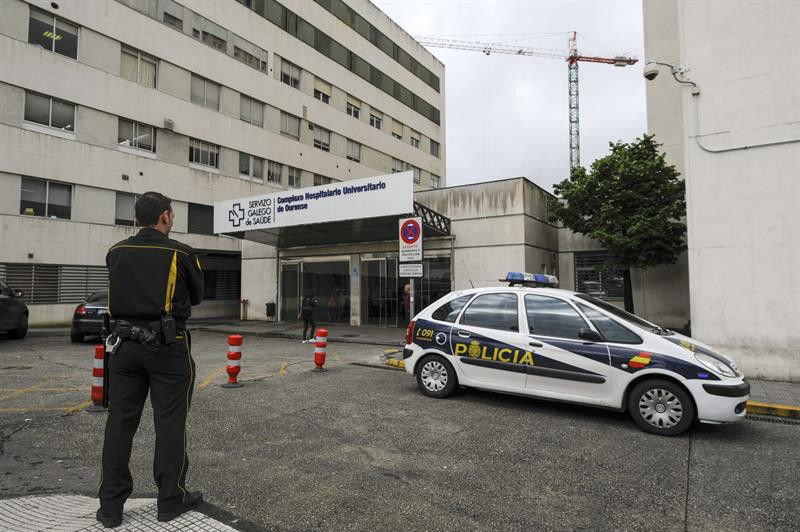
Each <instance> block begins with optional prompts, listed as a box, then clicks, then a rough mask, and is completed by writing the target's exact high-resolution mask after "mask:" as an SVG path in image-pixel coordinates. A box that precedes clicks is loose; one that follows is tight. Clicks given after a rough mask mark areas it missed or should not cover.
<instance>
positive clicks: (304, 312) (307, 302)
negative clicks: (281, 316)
mask: <svg viewBox="0 0 800 532" xmlns="http://www.w3.org/2000/svg"><path fill="white" fill-rule="evenodd" d="M316 306H317V302H316V301H315V300H314V299H313V298H311V297H305V298H303V304H302V306H301V307H300V315H301V316H302V317H303V319H304V320H308V319H311V317H312V316H313V315H314V307H316Z"/></svg>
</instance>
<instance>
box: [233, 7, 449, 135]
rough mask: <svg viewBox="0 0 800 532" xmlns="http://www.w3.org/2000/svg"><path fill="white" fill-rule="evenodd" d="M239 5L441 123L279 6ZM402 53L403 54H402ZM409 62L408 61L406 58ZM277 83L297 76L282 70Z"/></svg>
mask: <svg viewBox="0 0 800 532" xmlns="http://www.w3.org/2000/svg"><path fill="white" fill-rule="evenodd" d="M242 3H244V4H245V5H247V7H249V8H250V9H251V10H253V11H254V12H255V13H257V14H259V15H260V16H262V17H263V18H265V19H267V20H269V21H270V22H272V23H273V24H275V25H276V26H278V27H280V28H281V29H283V30H284V31H286V32H288V33H290V34H291V35H293V36H294V37H296V38H297V39H299V40H301V41H302V42H304V43H306V44H307V45H309V46H311V47H312V48H314V49H315V50H317V51H318V52H320V53H321V54H323V55H324V56H326V57H328V58H329V59H332V60H333V61H335V62H337V63H338V64H340V65H341V66H343V67H344V68H346V69H348V70H350V71H351V72H353V73H354V74H356V75H357V76H359V77H360V78H362V79H363V80H365V81H367V82H369V83H371V84H372V85H374V86H375V87H377V88H379V89H380V90H382V91H383V92H385V93H386V94H388V95H389V96H392V97H393V98H394V99H396V100H398V101H399V102H401V103H403V104H404V105H406V106H407V107H409V108H411V109H413V110H414V111H416V112H417V113H419V114H421V115H422V116H424V117H425V118H427V119H428V120H430V121H431V122H433V123H435V124H437V125H438V124H440V123H441V118H440V112H439V109H436V108H435V107H434V106H432V105H431V104H430V103H428V102H427V101H425V100H424V99H423V98H420V97H419V96H417V95H416V94H414V93H413V92H411V91H410V90H408V89H407V88H406V87H405V86H403V85H401V84H400V83H398V82H397V81H395V80H394V79H392V78H390V77H389V76H387V75H386V74H384V73H383V72H381V71H380V70H379V69H377V68H375V67H374V66H372V65H371V64H369V63H368V62H366V61H365V60H364V59H362V58H361V57H360V56H358V55H356V54H355V53H353V52H352V51H350V50H349V49H347V48H345V47H344V46H342V45H341V44H340V43H339V42H337V41H335V40H334V39H332V38H331V37H330V36H328V35H327V34H326V33H324V32H322V31H321V30H319V29H318V28H316V27H314V26H313V25H311V24H310V23H308V22H307V21H306V20H305V19H303V18H302V17H299V16H298V15H297V14H296V13H294V12H293V11H291V10H290V9H288V8H286V7H284V6H283V5H281V4H279V3H278V2H277V1H276V0H255V1H253V2H242ZM403 53H404V54H405V52H403ZM406 55H408V54H406ZM409 58H410V59H411V57H410V56H409ZM292 66H294V67H295V68H297V69H298V71H299V67H297V66H296V65H292ZM420 66H421V65H420ZM281 80H285V81H284V83H288V84H290V85H292V86H295V87H296V86H299V72H298V75H297V76H294V75H292V73H291V72H289V73H285V72H284V71H283V69H281ZM436 84H437V87H435V88H436V90H437V91H438V80H436Z"/></svg>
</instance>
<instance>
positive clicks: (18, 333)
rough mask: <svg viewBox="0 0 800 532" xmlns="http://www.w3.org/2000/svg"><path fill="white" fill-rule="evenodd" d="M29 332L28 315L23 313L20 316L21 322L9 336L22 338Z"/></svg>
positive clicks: (16, 338) (17, 338)
mask: <svg viewBox="0 0 800 532" xmlns="http://www.w3.org/2000/svg"><path fill="white" fill-rule="evenodd" d="M26 334H28V315H27V314H23V315H22V316H20V317H19V324H18V325H17V328H16V329H14V330H13V331H11V332H9V333H8V336H10V337H11V338H14V339H15V340H22V339H23V338H25V335H26Z"/></svg>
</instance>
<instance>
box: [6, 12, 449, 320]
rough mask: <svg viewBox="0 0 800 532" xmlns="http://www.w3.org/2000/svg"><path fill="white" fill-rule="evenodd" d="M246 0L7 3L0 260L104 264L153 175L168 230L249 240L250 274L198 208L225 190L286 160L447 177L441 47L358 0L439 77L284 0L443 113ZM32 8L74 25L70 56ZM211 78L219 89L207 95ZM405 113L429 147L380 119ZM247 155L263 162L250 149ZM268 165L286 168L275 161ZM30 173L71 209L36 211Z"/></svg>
mask: <svg viewBox="0 0 800 532" xmlns="http://www.w3.org/2000/svg"><path fill="white" fill-rule="evenodd" d="M243 4H253V3H252V2H251V3H248V2H243V3H238V2H235V1H232V0H213V1H207V0H196V1H191V0H181V1H173V0H148V1H144V0H117V1H108V2H102V3H98V2H95V1H93V0H71V1H69V2H59V3H57V4H56V3H53V4H51V3H50V2H48V1H44V0H30V1H27V0H26V1H23V0H4V1H3V2H0V64H2V65H3V68H2V69H0V274H1V273H2V272H3V271H4V270H3V269H2V265H4V264H10V265H16V266H19V265H33V266H36V265H40V266H50V265H53V266H58V267H61V266H72V265H80V266H87V267H88V266H91V267H100V266H102V265H104V257H105V251H106V249H107V248H108V247H109V246H110V245H112V244H113V243H115V242H116V241H119V240H121V239H123V238H126V237H127V236H129V235H130V234H132V233H133V232H134V231H135V230H134V229H133V228H132V227H126V226H125V225H119V224H118V220H117V217H116V204H117V202H118V201H119V200H120V194H140V193H143V192H145V191H147V190H158V191H160V192H162V193H164V194H166V195H168V196H170V197H172V198H173V208H174V210H175V213H176V222H175V227H174V232H175V234H174V237H175V238H176V239H178V240H181V241H184V242H186V243H187V244H190V245H192V246H194V247H196V248H198V249H200V250H202V251H203V252H204V253H205V254H207V255H208V256H209V257H212V256H214V255H226V256H236V257H239V256H242V255H243V256H244V257H243V258H244V259H245V260H244V261H243V263H242V266H241V272H242V273H241V274H239V275H242V276H243V277H246V276H249V275H250V273H249V272H250V269H249V268H248V266H247V258H248V256H249V255H250V254H251V253H250V250H249V249H248V248H247V245H244V246H243V243H242V242H241V241H239V240H237V239H234V238H230V237H226V236H215V235H212V234H209V231H207V230H206V229H203V228H202V227H204V224H203V223H202V222H203V221H204V220H203V219H202V214H203V213H204V212H206V211H204V210H203V209H208V208H209V207H210V205H212V204H213V202H214V201H216V200H219V199H224V198H229V197H234V196H247V195H254V194H260V193H264V192H269V191H273V190H279V189H286V188H288V187H289V186H290V184H289V172H290V168H293V169H296V173H297V175H298V176H299V180H298V182H297V183H293V186H311V185H313V183H314V181H315V179H322V178H325V179H332V180H339V181H341V180H348V179H353V178H361V177H367V176H372V175H378V174H384V173H389V172H391V171H392V161H393V159H398V160H401V161H403V162H404V164H405V165H407V166H410V167H414V168H418V169H419V175H420V182H419V183H418V184H416V185H415V187H416V188H417V189H419V190H424V189H427V188H429V187H430V186H431V175H435V176H439V177H440V179H441V186H444V184H445V183H446V176H445V166H444V156H445V147H444V138H445V131H444V86H445V84H444V66H443V65H442V64H441V63H440V62H439V61H438V60H436V59H435V58H434V57H433V55H431V54H430V53H428V52H427V51H425V50H424V49H423V48H422V47H421V46H420V45H419V44H417V43H416V42H415V41H413V39H412V38H411V37H410V36H408V35H407V34H406V33H405V32H404V31H403V30H402V29H400V28H399V27H398V26H397V25H396V24H394V23H393V22H392V21H391V20H390V19H389V18H388V17H386V16H385V15H384V14H383V13H382V12H380V11H379V10H378V9H377V8H376V7H375V6H373V5H372V4H371V3H369V2H367V1H359V2H350V3H349V5H350V6H351V8H352V9H355V10H356V11H357V13H358V14H359V15H360V16H361V17H362V18H363V19H364V20H366V21H369V24H372V25H373V26H374V27H375V28H377V30H379V31H380V32H382V34H383V35H384V36H385V37H386V38H388V39H390V40H391V41H392V42H393V43H394V44H395V45H397V46H399V47H400V48H402V49H403V50H405V52H407V53H408V54H410V56H412V57H413V58H414V59H415V60H416V61H417V62H419V63H420V64H421V65H422V66H424V68H425V69H427V70H428V71H430V72H431V73H433V75H435V77H436V78H438V80H439V89H438V90H435V89H434V88H433V87H432V86H431V85H430V84H429V83H426V82H425V81H423V80H422V79H421V78H420V77H419V76H418V75H417V74H415V73H412V72H411V70H409V69H408V68H404V67H402V66H400V65H399V64H398V62H396V61H395V60H394V59H393V58H392V57H391V56H389V55H387V54H386V53H385V52H384V51H383V50H381V49H379V48H378V47H377V46H376V45H374V44H372V43H371V42H370V41H369V40H367V39H365V38H364V37H363V36H362V35H360V34H359V33H358V32H356V31H355V30H354V29H353V28H351V27H349V26H348V25H347V24H345V23H343V22H342V21H341V20H340V19H339V18H337V17H335V16H334V14H332V13H331V12H328V11H327V10H326V9H324V8H323V7H322V6H320V5H319V4H317V3H315V2H283V6H285V7H284V8H283V9H284V10H285V9H286V8H288V9H290V10H292V11H293V12H294V14H295V15H297V16H298V17H301V18H302V19H303V20H304V21H306V23H307V24H310V25H313V26H314V27H315V28H317V30H318V31H324V32H325V34H326V35H327V36H328V37H330V38H331V39H333V41H335V42H336V43H338V44H339V45H340V46H342V47H345V48H347V49H348V50H350V51H351V52H352V53H353V54H357V55H358V57H360V58H361V60H362V61H363V62H364V63H363V64H366V65H367V67H368V68H370V69H375V70H376V71H378V70H379V71H380V72H382V73H384V74H386V75H390V76H391V78H382V79H383V81H384V82H385V81H386V80H387V79H391V80H392V81H393V82H394V83H398V84H400V85H401V86H402V87H404V89H405V90H407V91H410V92H409V93H408V94H411V96H410V97H409V98H412V101H414V102H416V100H414V98H418V99H420V101H424V102H427V104H429V105H430V106H432V107H433V108H435V109H436V110H437V113H438V115H437V117H436V118H437V121H438V123H437V121H434V120H432V119H431V118H430V117H429V116H427V115H423V114H422V113H421V112H419V111H418V110H417V108H411V107H409V106H408V105H407V104H406V103H403V102H402V101H400V100H398V99H397V98H396V97H395V96H393V95H392V94H389V93H387V92H386V91H385V90H381V89H380V88H378V87H377V86H375V85H374V84H372V83H370V82H368V81H367V80H366V79H364V78H363V76H361V77H360V76H359V75H356V73H354V72H351V71H350V70H348V69H346V68H343V67H342V65H341V64H339V63H337V62H336V61H334V60H332V59H331V58H330V57H328V56H326V55H325V54H323V53H321V52H319V51H317V50H315V48H314V47H313V46H309V45H308V44H306V43H305V42H303V41H302V40H300V37H297V36H295V35H293V34H292V33H289V32H288V31H287V30H284V29H283V28H281V27H279V26H276V25H275V24H273V22H271V21H270V20H268V19H267V18H265V16H263V15H264V14H263V13H257V12H255V11H253V10H251V9H248V7H247V6H246V5H243ZM258 4H259V5H260V4H263V2H262V3H258ZM268 4H269V5H272V6H275V5H278V7H280V4H277V3H276V2H271V3H270V2H268ZM32 12H37V13H40V16H41V15H43V16H45V17H52V16H54V17H56V18H57V19H58V20H63V21H66V22H68V23H70V24H72V25H75V26H77V27H78V42H77V46H76V50H77V52H76V54H75V56H76V57H75V58H73V57H70V56H69V54H67V55H64V54H63V53H56V52H54V51H52V49H46V48H44V47H42V46H39V45H37V44H34V43H32V42H29V31H28V30H29V24H30V21H31V16H32V15H31V13H32ZM176 21H177V22H176ZM176 25H177V26H176ZM304 27H305V28H306V30H307V29H308V27H309V26H304ZM38 37H39V36H38V35H33V36H31V39H34V40H35V39H37V38H38ZM59 37H62V38H63V37H65V36H64V35H59ZM212 37H213V38H216V39H218V40H213V38H212ZM58 40H59V41H60V42H67V41H68V39H64V40H63V41H62V40H61V39H58ZM312 42H313V39H312ZM126 50H133V53H134V54H136V53H137V51H138V53H139V56H138V57H139V59H138V61H139V62H140V63H137V64H139V67H138V68H139V70H137V69H136V68H134V70H136V72H134V75H135V76H140V79H139V80H138V81H132V80H130V79H128V78H129V77H130V72H128V73H126V70H125V67H124V61H125V60H126V59H125V58H126V56H125V53H126V52H125V51H126ZM142 54H144V55H142ZM147 58H149V59H147ZM146 59H147V60H152V61H154V62H155V64H156V74H155V86H152V87H151V86H148V83H147V82H146V79H147V78H146V75H145V74H143V73H142V72H144V71H143V70H141V69H142V68H143V67H142V66H141V65H143V64H144V63H145V60H146ZM283 59H286V60H288V61H291V62H292V63H293V64H295V65H297V66H298V67H299V68H300V84H299V86H298V87H297V88H295V87H292V86H289V85H287V84H286V83H284V82H282V81H281V76H280V65H281V62H282V60H283ZM123 74H125V76H126V77H123ZM367 77H369V76H367ZM198 79H200V80H201V81H200V83H208V82H210V83H211V84H212V85H205V87H206V89H205V90H206V91H207V92H206V93H205V94H206V98H207V99H206V100H205V101H203V102H199V103H196V102H195V101H194V96H193V94H192V86H193V83H197V80H198ZM317 79H324V80H325V81H326V82H327V83H328V84H329V85H330V87H331V92H332V94H331V99H330V101H329V102H328V103H325V102H323V101H321V100H320V99H318V98H317V97H315V96H316V95H315V93H314V87H315V81H316V80H317ZM53 80H58V83H53ZM203 80H205V81H203ZM214 86H216V87H217V92H218V97H215V96H213V94H214V90H213V87H214ZM208 87H211V88H210V89H209V88H208ZM36 94H40V95H43V96H45V97H47V98H50V99H51V100H50V101H51V102H53V101H56V102H57V101H63V102H66V103H67V104H69V105H71V106H73V107H72V108H73V109H74V115H73V117H74V120H73V123H72V124H70V127H67V128H60V129H59V128H57V127H50V125H51V124H48V125H44V124H41V123H36V122H35V121H33V120H31V119H29V118H30V117H29V116H27V115H26V111H25V109H26V102H27V101H28V99H29V98H31V96H29V95H36ZM404 94H405V93H404ZM248 98H250V99H253V100H255V101H257V102H259V103H261V104H262V105H263V116H262V117H260V120H259V119H254V118H253V117H254V116H255V115H248V116H247V117H246V118H245V117H243V116H242V109H243V106H244V105H245V103H246V102H247V101H248V100H247V99H248ZM348 100H350V101H354V102H360V104H361V107H360V109H359V113H358V114H359V116H358V117H355V116H353V113H352V112H351V113H348V107H347V102H348ZM216 101H218V104H217V103H216ZM50 105H51V106H52V105H53V104H52V103H50ZM415 105H416V104H415ZM376 109H379V110H380V113H381V116H383V117H384V124H383V125H382V128H381V131H380V132H378V131H376V128H375V127H373V126H371V125H370V111H371V110H373V111H374V110H376ZM374 112H378V111H374ZM282 113H284V114H285V113H289V114H291V115H293V116H295V117H297V118H298V119H299V131H298V133H299V138H297V137H294V136H292V135H291V134H288V133H287V132H286V131H282V129H283V128H282V120H281V115H282ZM395 118H396V119H397V120H399V121H401V122H402V123H404V124H406V125H407V129H408V128H413V130H414V131H417V132H420V134H421V138H422V142H421V144H420V147H419V148H416V147H414V146H412V144H411V142H410V136H409V135H410V133H409V132H406V133H405V134H404V136H403V137H402V138H400V139H398V138H395V137H393V136H392V135H391V134H390V133H391V130H390V129H387V125H386V124H387V123H388V122H390V121H391V120H392V119H395ZM120 120H128V121H133V122H135V123H137V124H139V125H141V126H143V127H148V126H149V127H153V128H154V131H155V150H154V151H148V150H144V149H137V148H135V147H130V146H127V145H124V146H123V145H120V142H119V140H120V139H119V138H118V131H119V124H120ZM313 127H322V128H325V129H327V130H329V131H330V132H331V142H330V148H329V150H323V149H320V148H319V147H316V146H315V145H314V141H313V131H311V129H310V128H313ZM191 139H197V140H198V141H202V142H203V143H206V144H205V145H206V146H207V145H208V144H211V145H215V146H216V150H217V151H218V163H217V164H215V165H203V164H197V163H195V162H191V161H190V155H189V154H190V145H192V141H191ZM347 139H350V140H353V141H355V142H358V143H360V144H361V158H360V161H359V160H353V159H352V158H348V157H347V151H346V150H347ZM432 141H433V142H436V143H438V144H439V146H440V149H439V153H438V156H436V155H432V154H431V151H430V149H429V147H430V144H431V142H432ZM240 154H245V155H249V156H251V158H252V157H255V158H258V159H263V166H264V169H263V177H257V176H255V175H253V173H254V172H253V170H252V167H251V170H250V171H249V174H248V175H245V174H243V173H240ZM270 162H272V163H276V164H277V165H280V166H276V165H270ZM250 164H251V165H254V164H255V163H253V162H252V159H251V162H250ZM268 168H277V169H278V170H275V172H273V173H271V174H269V173H268ZM293 171H294V170H293ZM315 176H318V177H315ZM270 177H272V180H270ZM26 179H35V180H39V181H45V182H47V183H52V184H55V186H58V187H60V186H62V185H68V186H69V188H68V189H67V190H68V193H67V196H68V198H69V199H68V203H69V211H70V212H69V215H68V216H66V217H64V216H62V217H61V218H60V219H55V218H52V217H50V216H47V217H45V216H44V215H43V216H38V215H29V214H26V212H25V209H24V206H23V198H22V183H23V182H24V180H26ZM39 181H37V182H39ZM47 186H48V187H49V186H50V185H49V184H48V185H47ZM48 208H49V207H48ZM31 212H32V211H31ZM198 228H200V229H198ZM243 247H244V249H243ZM211 263H213V260H211V258H209V264H211ZM16 266H15V267H16ZM237 271H239V266H238V265H237ZM219 282H220V281H218V286H220V285H219ZM244 282H245V281H244V280H242V283H244ZM248 282H249V281H248ZM59 286H60V285H59ZM59 297H61V296H59ZM226 297H228V298H229V299H228V300H209V301H206V302H204V303H203V305H201V307H200V308H199V309H198V310H197V312H195V315H213V314H214V313H219V312H221V313H223V315H238V314H239V301H238V296H236V298H235V299H234V297H233V296H231V295H228V296H226ZM242 297H246V296H244V295H243V296H242ZM30 308H31V316H30V323H31V324H32V325H35V324H39V323H48V324H50V323H57V322H63V321H67V320H68V319H69V318H70V316H71V309H72V308H74V304H73V302H72V301H69V302H63V301H60V300H58V301H48V302H46V303H41V304H38V303H37V304H31V305H30Z"/></svg>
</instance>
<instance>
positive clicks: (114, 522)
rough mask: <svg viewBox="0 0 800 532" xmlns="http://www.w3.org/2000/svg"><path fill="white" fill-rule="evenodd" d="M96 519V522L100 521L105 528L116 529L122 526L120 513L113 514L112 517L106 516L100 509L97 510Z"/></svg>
mask: <svg viewBox="0 0 800 532" xmlns="http://www.w3.org/2000/svg"><path fill="white" fill-rule="evenodd" d="M96 517H97V520H98V521H100V522H101V523H103V526H104V527H106V528H114V527H117V526H119V525H121V524H122V514H121V513H119V514H114V515H108V514H106V513H103V509H102V508H98V509H97V514H96Z"/></svg>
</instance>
